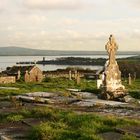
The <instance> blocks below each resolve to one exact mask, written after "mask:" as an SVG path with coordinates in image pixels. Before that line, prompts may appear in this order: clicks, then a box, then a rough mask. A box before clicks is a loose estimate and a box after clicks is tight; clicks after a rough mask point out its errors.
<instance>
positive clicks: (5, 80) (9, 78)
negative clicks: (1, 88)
mask: <svg viewBox="0 0 140 140" xmlns="http://www.w3.org/2000/svg"><path fill="white" fill-rule="evenodd" d="M15 82H16V77H15V76H1V77H0V84H8V83H15Z"/></svg>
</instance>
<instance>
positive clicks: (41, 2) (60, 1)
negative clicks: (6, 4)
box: [24, 0, 84, 10]
mask: <svg viewBox="0 0 140 140" xmlns="http://www.w3.org/2000/svg"><path fill="white" fill-rule="evenodd" d="M24 5H25V6H27V7H28V8H31V9H45V10H49V9H52V10H53V9H55V10H56V9H59V10H60V9H64V10H65V9H79V8H82V7H83V6H84V4H83V0H24Z"/></svg>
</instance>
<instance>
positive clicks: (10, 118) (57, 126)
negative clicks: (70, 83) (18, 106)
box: [0, 107, 140, 140]
mask: <svg viewBox="0 0 140 140" xmlns="http://www.w3.org/2000/svg"><path fill="white" fill-rule="evenodd" d="M25 118H35V119H38V118H39V119H42V120H45V121H42V123H41V124H40V125H38V126H35V127H32V128H31V130H30V132H29V136H28V139H30V140H102V139H101V137H100V136H99V134H100V133H104V132H110V131H111V132H115V128H116V127H124V126H133V125H135V126H136V125H140V121H139V120H129V119H125V118H117V117H114V116H106V117H103V116H98V115H96V114H80V115H78V114H76V113H74V112H71V111H63V110H60V109H59V110H58V109H52V108H48V107H42V108H40V107H38V108H35V109H30V110H29V109H22V110H20V111H19V112H17V113H12V114H11V113H10V114H6V115H3V116H2V114H0V122H1V123H2V122H3V123H4V122H13V123H14V122H16V121H20V120H23V119H25ZM122 140H137V138H136V137H135V136H132V135H127V134H126V135H124V137H123V138H122Z"/></svg>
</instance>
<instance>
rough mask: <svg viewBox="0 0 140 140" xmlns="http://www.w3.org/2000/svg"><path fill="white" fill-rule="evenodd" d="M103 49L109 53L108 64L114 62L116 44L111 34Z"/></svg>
mask: <svg viewBox="0 0 140 140" xmlns="http://www.w3.org/2000/svg"><path fill="white" fill-rule="evenodd" d="M105 49H106V50H107V52H108V55H109V64H114V63H115V62H116V58H115V54H116V52H117V49H118V45H117V43H116V42H115V39H114V37H113V35H110V37H109V41H108V42H107V44H106V46H105Z"/></svg>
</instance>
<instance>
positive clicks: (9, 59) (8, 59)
mask: <svg viewBox="0 0 140 140" xmlns="http://www.w3.org/2000/svg"><path fill="white" fill-rule="evenodd" d="M130 56H134V55H119V56H117V58H124V57H130ZM60 57H71V56H45V59H46V60H52V59H56V58H60ZM72 57H85V58H87V57H90V58H107V57H108V56H107V55H85V56H83V55H81V56H79V55H78V56H72ZM42 59H43V56H0V71H2V70H5V69H6V67H8V66H13V65H16V62H21V61H39V60H42ZM38 67H39V68H40V69H41V70H43V71H48V70H56V69H64V68H67V67H69V65H45V66H43V65H38ZM78 67H82V68H90V69H93V70H95V69H100V68H102V66H78Z"/></svg>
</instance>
